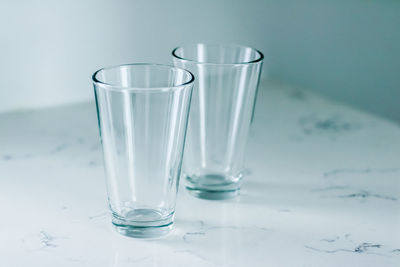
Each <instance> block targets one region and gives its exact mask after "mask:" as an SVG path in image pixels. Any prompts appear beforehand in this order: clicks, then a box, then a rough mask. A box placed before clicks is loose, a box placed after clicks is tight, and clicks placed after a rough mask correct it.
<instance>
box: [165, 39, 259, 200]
mask: <svg viewBox="0 0 400 267" xmlns="http://www.w3.org/2000/svg"><path fill="white" fill-rule="evenodd" d="M172 56H173V61H174V65H175V66H177V67H181V68H185V69H187V70H189V71H191V72H192V73H193V74H194V75H195V76H196V82H195V85H194V89H193V98H192V104H191V111H190V116H189V126H188V136H187V140H186V150H185V156H184V164H183V165H184V167H183V175H184V176H185V178H186V188H187V189H188V190H189V192H190V193H191V194H193V195H195V196H197V197H200V198H206V199H225V198H230V197H233V196H235V195H237V194H238V192H239V189H240V183H241V180H242V177H243V175H244V172H243V170H244V156H245V155H244V154H245V146H246V141H247V137H248V133H249V127H250V123H251V120H252V115H253V110H254V105H255V99H256V95H257V88H258V83H259V78H260V73H261V68H262V62H263V54H262V53H261V52H260V51H258V50H255V49H253V48H250V47H245V46H240V45H210V44H196V45H188V46H183V47H178V48H176V49H174V50H173V51H172Z"/></svg>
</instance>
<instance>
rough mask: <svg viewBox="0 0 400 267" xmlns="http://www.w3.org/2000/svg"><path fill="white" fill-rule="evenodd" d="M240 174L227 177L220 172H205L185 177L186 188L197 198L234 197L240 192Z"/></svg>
mask: <svg viewBox="0 0 400 267" xmlns="http://www.w3.org/2000/svg"><path fill="white" fill-rule="evenodd" d="M240 182H241V176H239V177H238V178H232V177H227V176H225V175H220V174H205V175H198V176H194V175H193V176H187V177H186V189H187V190H188V192H189V193H190V194H191V195H193V196H195V197H198V198H202V199H210V200H222V199H229V198H233V197H236V196H237V195H239V192H240V184H241V183H240Z"/></svg>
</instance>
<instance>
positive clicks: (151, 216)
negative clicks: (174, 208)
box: [112, 209, 173, 238]
mask: <svg viewBox="0 0 400 267" xmlns="http://www.w3.org/2000/svg"><path fill="white" fill-rule="evenodd" d="M112 224H113V225H114V228H115V229H116V231H117V232H118V233H120V234H122V235H124V236H128V237H135V238H158V237H162V236H165V235H167V234H168V233H169V232H170V231H171V230H172V228H173V214H170V215H168V216H165V215H164V216H163V214H162V213H161V212H160V211H158V210H155V209H134V210H131V211H129V212H127V213H126V214H125V215H124V217H121V216H119V215H117V214H115V213H113V218H112Z"/></svg>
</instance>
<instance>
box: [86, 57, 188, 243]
mask: <svg viewBox="0 0 400 267" xmlns="http://www.w3.org/2000/svg"><path fill="white" fill-rule="evenodd" d="M193 82H194V76H193V75H192V74H191V73H190V72H188V71H186V70H184V69H181V68H177V67H173V66H167V65H156V64H131V65H121V66H116V67H110V68H104V69H101V70H98V71H97V72H95V73H94V74H93V84H94V89H95V90H94V91H95V98H96V104H97V114H98V120H99V128H100V138H101V142H102V146H103V152H104V165H105V172H106V181H107V191H108V200H109V206H110V209H111V213H112V223H113V225H114V226H115V227H116V229H117V231H118V232H120V233H122V234H124V235H127V236H132V237H158V236H162V235H164V234H166V233H168V232H169V231H170V229H171V228H172V224H173V217H174V211H175V201H176V195H177V190H178V185H179V176H180V172H181V163H182V157H183V149H184V143H185V136H186V129H187V120H188V114H189V107H190V99H191V94H192V87H193Z"/></svg>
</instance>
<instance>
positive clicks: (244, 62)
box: [172, 43, 264, 66]
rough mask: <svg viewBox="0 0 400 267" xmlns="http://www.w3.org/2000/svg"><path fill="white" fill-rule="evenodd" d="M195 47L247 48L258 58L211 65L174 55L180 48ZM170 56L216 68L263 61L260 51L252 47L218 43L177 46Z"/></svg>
mask: <svg viewBox="0 0 400 267" xmlns="http://www.w3.org/2000/svg"><path fill="white" fill-rule="evenodd" d="M195 45H205V46H221V47H240V48H248V49H251V50H253V51H255V52H256V53H257V54H258V57H257V58H256V59H254V60H250V61H239V62H234V63H212V62H200V61H197V60H193V59H189V58H185V57H180V56H178V55H177V54H176V52H177V50H178V49H181V48H184V47H188V46H195ZM172 56H173V57H174V58H177V59H179V60H182V61H187V62H191V63H195V64H199V65H218V66H235V65H239V66H242V65H248V64H255V63H259V62H262V61H263V59H264V54H263V53H262V52H261V51H260V50H258V49H255V48H253V47H250V46H246V45H239V44H218V43H195V44H188V45H183V46H178V47H176V48H174V49H173V50H172Z"/></svg>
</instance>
